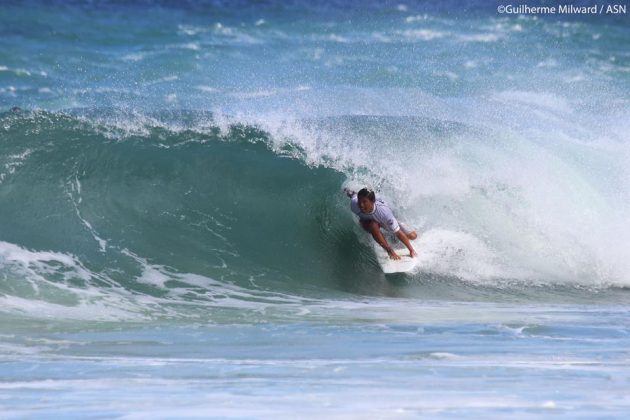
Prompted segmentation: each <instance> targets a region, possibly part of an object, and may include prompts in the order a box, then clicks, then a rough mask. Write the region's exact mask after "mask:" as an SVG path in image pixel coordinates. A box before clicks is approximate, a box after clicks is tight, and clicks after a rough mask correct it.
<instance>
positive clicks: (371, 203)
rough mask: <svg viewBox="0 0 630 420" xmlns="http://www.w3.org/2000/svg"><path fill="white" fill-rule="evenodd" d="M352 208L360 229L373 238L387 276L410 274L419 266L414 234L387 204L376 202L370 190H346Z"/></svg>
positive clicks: (415, 234)
mask: <svg viewBox="0 0 630 420" xmlns="http://www.w3.org/2000/svg"><path fill="white" fill-rule="evenodd" d="M344 192H345V193H346V195H347V196H348V198H350V208H351V210H352V212H353V213H354V214H356V215H357V216H359V223H360V224H361V227H362V228H363V229H364V230H365V231H367V232H368V233H370V234H371V235H372V239H373V240H374V241H373V242H372V246H373V248H374V253H375V254H376V260H377V261H378V264H379V266H380V267H381V269H382V270H383V272H384V273H385V274H394V273H408V272H411V271H413V270H414V269H415V268H416V266H417V265H418V254H417V253H416V250H415V242H414V241H415V240H416V239H417V238H418V235H417V233H416V231H415V230H413V229H410V228H408V227H406V226H404V225H403V224H401V223H399V222H398V220H397V219H396V217H395V216H394V213H393V212H392V210H391V209H390V208H389V206H388V205H387V203H386V202H385V201H384V200H382V199H377V198H376V194H375V193H374V191H373V190H372V189H370V188H362V189H361V190H359V192H358V193H356V192H354V191H352V190H350V189H348V188H344Z"/></svg>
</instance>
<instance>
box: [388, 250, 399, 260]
mask: <svg viewBox="0 0 630 420" xmlns="http://www.w3.org/2000/svg"><path fill="white" fill-rule="evenodd" d="M387 253H388V254H389V258H391V259H392V260H399V259H400V255H398V254H396V251H394V250H393V249H391V248H390V249H388V250H387Z"/></svg>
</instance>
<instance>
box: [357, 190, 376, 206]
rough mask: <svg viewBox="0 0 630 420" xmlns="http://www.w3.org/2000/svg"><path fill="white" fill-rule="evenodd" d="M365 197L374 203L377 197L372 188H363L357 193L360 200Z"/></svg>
mask: <svg viewBox="0 0 630 420" xmlns="http://www.w3.org/2000/svg"><path fill="white" fill-rule="evenodd" d="M363 197H367V198H368V199H369V200H370V201H371V202H372V203H373V202H375V201H376V195H375V194H374V191H372V189H370V188H361V190H360V191H359V192H358V193H357V198H358V199H361V198H363Z"/></svg>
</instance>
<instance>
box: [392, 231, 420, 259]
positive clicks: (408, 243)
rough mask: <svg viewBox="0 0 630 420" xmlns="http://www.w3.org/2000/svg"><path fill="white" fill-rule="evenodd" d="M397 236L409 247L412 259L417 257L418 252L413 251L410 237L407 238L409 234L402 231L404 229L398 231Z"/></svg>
mask: <svg viewBox="0 0 630 420" xmlns="http://www.w3.org/2000/svg"><path fill="white" fill-rule="evenodd" d="M396 236H397V237H398V239H400V241H401V242H402V243H403V244H405V246H406V247H407V249H408V250H409V255H410V256H412V257H415V256H416V255H418V254H416V250H415V249H413V246H412V245H411V242H410V241H409V237H408V236H407V234H406V233H405V232H404V231H403V230H402V229H398V230H397V231H396Z"/></svg>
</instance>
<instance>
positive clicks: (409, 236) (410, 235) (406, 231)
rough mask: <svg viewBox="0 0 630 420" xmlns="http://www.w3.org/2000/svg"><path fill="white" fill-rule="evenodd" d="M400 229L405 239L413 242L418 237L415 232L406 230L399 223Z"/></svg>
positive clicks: (405, 227) (406, 228)
mask: <svg viewBox="0 0 630 420" xmlns="http://www.w3.org/2000/svg"><path fill="white" fill-rule="evenodd" d="M400 228H401V229H402V231H403V232H405V235H407V238H409V239H410V240H412V241H413V240H414V239H416V238H417V237H418V234H417V233H416V231H415V230H413V229H411V228H408V227H407V226H405V225H404V224H402V223H400Z"/></svg>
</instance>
